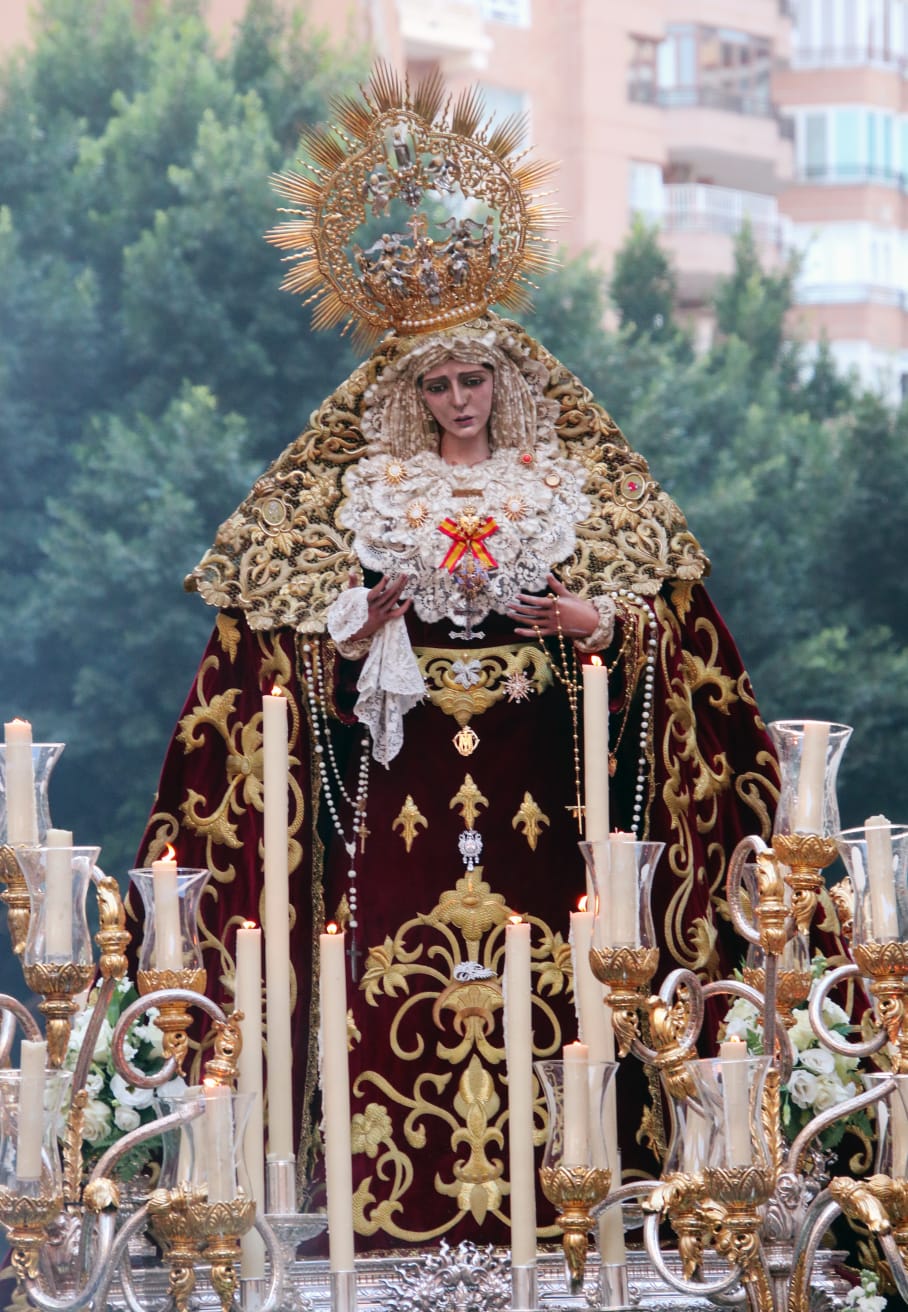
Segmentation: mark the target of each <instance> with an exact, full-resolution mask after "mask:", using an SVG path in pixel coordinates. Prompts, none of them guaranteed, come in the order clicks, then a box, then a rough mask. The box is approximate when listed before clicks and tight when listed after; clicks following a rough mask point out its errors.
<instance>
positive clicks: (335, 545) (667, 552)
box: [186, 315, 709, 633]
mask: <svg viewBox="0 0 908 1312" xmlns="http://www.w3.org/2000/svg"><path fill="white" fill-rule="evenodd" d="M479 322H481V323H487V324H488V326H489V328H490V330H491V331H492V332H494V334H495V336H496V339H497V344H498V345H499V347H500V349H502V350H504V351H506V352H507V353H508V354H509V355H511V357H512V358H513V359H514V360H515V361H516V363H517V364H518V365H521V364H522V365H523V367H524V368H525V369H528V368H534V367H535V368H537V369H538V363H536V362H541V363H542V364H543V365H544V366H545V367H546V368H547V369H548V372H549V381H548V385H547V387H546V389H545V391H546V396H547V397H548V398H549V399H550V400H553V401H557V402H558V406H559V413H558V418H557V419H556V421H555V431H556V435H557V437H558V441H559V445H560V447H561V449H562V451H563V453H564V454H565V455H566V456H568V457H570V458H571V459H573V460H576V461H577V462H578V463H580V464H581V465H582V466H583V467H584V468H585V470H586V473H587V479H586V483H585V485H584V489H583V490H584V492H585V494H586V495H587V496H588V497H589V498H590V500H591V503H592V505H593V507H594V509H593V513H592V514H591V515H590V517H589V518H588V519H586V520H585V521H584V522H583V523H582V524H579V525H578V526H577V544H576V547H575V549H574V552H573V554H572V555H571V556H570V557H569V558H568V559H567V560H566V561H565V562H564V564H563V565H562V566H561V571H560V572H561V577H562V578H563V580H564V581H565V583H567V585H568V586H569V587H570V588H571V589H572V590H573V591H574V592H576V593H578V594H579V595H580V596H596V595H599V594H601V593H603V592H608V591H612V590H615V589H617V588H633V589H634V590H635V591H637V592H639V593H641V594H643V595H645V596H654V595H655V594H656V593H657V592H658V591H659V590H660V588H661V586H662V584H663V583H664V582H665V581H666V580H669V579H687V580H696V579H699V578H702V577H703V576H704V575H705V574H706V573H707V572H708V569H709V562H708V560H707V558H706V556H705V555H704V553H703V551H702V549H701V548H700V546H699V544H698V543H697V541H696V539H695V538H694V537H693V535H692V534H691V533H690V532H689V530H688V528H687V524H686V522H685V520H684V516H683V515H682V514H681V511H680V510H679V508H678V507H677V506H676V505H675V503H674V502H673V501H672V500H671V498H670V497H669V496H667V495H666V493H665V492H663V491H662V489H661V488H660V487H659V485H658V484H657V483H656V482H654V481H653V479H652V478H651V477H650V474H649V470H648V467H647V464H646V461H645V460H644V459H643V457H642V456H640V455H638V454H636V453H635V452H633V451H631V450H630V449H629V447H628V445H627V442H626V440H625V438H624V436H623V434H622V433H621V431H620V429H619V428H618V426H617V425H616V424H615V423H614V421H613V420H612V419H611V418H610V417H609V416H608V414H606V412H605V411H604V410H603V409H602V407H601V406H599V405H597V404H596V402H594V400H593V398H592V395H591V394H590V392H589V391H588V390H587V388H585V387H584V386H583V384H582V383H581V382H580V380H579V379H578V378H576V377H575V376H574V375H573V374H572V373H570V372H569V370H567V369H566V368H565V367H564V366H563V365H562V364H560V363H559V362H558V361H557V360H556V359H555V357H554V356H552V355H550V354H549V353H548V352H547V351H546V350H545V349H544V347H542V346H541V345H540V343H538V342H536V341H535V340H534V339H533V338H532V337H530V336H529V335H528V334H527V333H525V332H524V331H523V330H522V329H521V328H520V327H519V325H517V324H513V323H510V322H508V321H505V320H501V319H498V318H497V317H496V316H493V315H489V316H487V318H485V319H483V320H481V321H479ZM412 346H413V339H412V338H409V339H407V338H398V337H391V338H389V339H386V340H385V341H383V342H382V343H380V345H379V346H378V347H377V348H376V349H375V351H374V352H373V354H372V355H371V357H370V358H369V359H368V360H367V361H366V362H365V363H364V364H363V365H361V366H360V367H359V368H358V369H356V370H355V371H354V373H353V374H351V375H350V377H349V378H348V379H347V380H346V381H345V382H344V383H342V384H341V386H340V387H339V388H338V389H337V391H335V392H334V393H333V394H332V395H331V396H330V397H329V398H328V399H327V400H326V401H325V402H324V404H323V405H322V406H321V408H320V409H319V410H318V411H317V412H316V414H315V415H314V416H313V420H312V426H311V427H310V428H308V429H307V430H306V431H305V432H304V433H303V434H302V435H301V436H300V437H299V438H298V439H297V440H296V441H295V442H293V443H291V445H290V446H289V447H287V449H286V450H285V451H284V452H283V454H282V455H281V456H279V457H278V459H277V460H276V461H275V462H274V464H273V465H272V466H271V468H270V469H269V470H268V471H267V472H266V473H265V474H263V475H262V477H261V478H260V479H258V481H257V482H256V483H255V485H254V486H253V488H252V491H251V492H250V494H249V496H248V497H247V498H246V499H245V501H243V502H242V504H241V505H240V506H239V507H238V508H237V510H236V511H234V513H233V514H232V515H231V516H230V518H229V519H227V520H226V521H225V522H224V523H223V524H222V525H221V527H220V529H219V530H218V533H217V537H216V539H215V542H214V545H213V546H212V547H211V549H210V550H209V551H208V552H207V553H206V554H205V556H204V557H203V559H202V561H201V562H200V563H199V565H198V566H197V567H196V569H195V570H194V571H193V572H192V574H191V575H190V576H189V577H188V579H187V581H186V586H187V588H189V589H190V590H193V589H197V590H198V591H199V592H200V593H201V595H202V597H203V598H204V600H205V601H206V602H208V604H209V605H212V606H218V607H221V608H223V609H238V610H242V611H244V612H245V614H246V619H247V621H248V623H249V626H250V627H251V628H253V629H271V628H274V627H276V626H279V625H288V626H290V627H291V628H294V629H296V630H297V631H298V632H300V633H322V632H324V629H325V615H326V611H327V609H328V607H329V606H330V605H331V603H332V602H333V601H334V600H335V598H336V597H337V596H338V595H339V594H340V592H341V591H343V589H345V588H346V587H347V586H348V575H349V572H350V570H351V569H356V568H357V564H358V562H357V560H356V555H355V552H354V550H353V532H352V530H350V529H342V528H340V527H339V526H338V524H337V510H338V507H339V504H340V502H341V499H342V488H341V479H342V476H343V473H344V470H345V469H346V468H347V466H348V465H349V464H350V463H351V462H352V461H355V460H358V459H359V457H360V456H362V455H363V454H364V453H365V451H366V449H367V447H366V443H365V440H364V438H363V434H362V431H361V428H360V420H361V416H362V412H363V408H364V397H365V393H366V391H367V389H368V388H369V387H370V386H372V385H373V384H374V383H375V382H376V380H377V379H378V378H379V377H380V376H381V374H382V372H383V370H384V369H385V368H387V366H388V365H389V364H392V363H394V362H395V361H397V360H399V359H400V358H401V357H402V356H403V355H405V354H406V353H407V352H408V351H409V350H411V349H412Z"/></svg>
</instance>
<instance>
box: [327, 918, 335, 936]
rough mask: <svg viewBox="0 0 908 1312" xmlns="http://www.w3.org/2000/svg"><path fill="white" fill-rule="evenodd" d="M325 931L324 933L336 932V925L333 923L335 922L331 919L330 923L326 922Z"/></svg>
mask: <svg viewBox="0 0 908 1312" xmlns="http://www.w3.org/2000/svg"><path fill="white" fill-rule="evenodd" d="M325 933H326V934H336V933H337V925H335V923H334V921H333V920H332V921H331V923H330V924H328V925H326V926H325Z"/></svg>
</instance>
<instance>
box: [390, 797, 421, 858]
mask: <svg viewBox="0 0 908 1312" xmlns="http://www.w3.org/2000/svg"><path fill="white" fill-rule="evenodd" d="M417 825H423V826H424V828H426V829H428V827H429V822H428V820H427V819H426V817H425V816H424V815H423V814H422V812H421V811H420V809H419V807H418V806H417V805H416V803H415V802H414V801H413V798H412V797H411V796H410V794H409V793H407V800H406V801H405V802H404V804H403V806H402V807H401V808H400V813H399V814H398V816H397V819H396V820H392V822H391V828H392V829H397V828H400V836H401V838H402V839H403V840H404V846H405V847H406V849H407V851H408V852H409V850H410V848H411V847H412V846H413V839H414V838H416V837H417V829H416V826H417Z"/></svg>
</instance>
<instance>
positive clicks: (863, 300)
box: [795, 282, 908, 312]
mask: <svg viewBox="0 0 908 1312" xmlns="http://www.w3.org/2000/svg"><path fill="white" fill-rule="evenodd" d="M795 299H796V301H797V303H798V304H799V305H866V304H868V303H869V304H873V305H893V306H896V307H897V308H898V309H899V310H902V311H903V312H908V293H906V292H903V291H902V290H901V288H899V287H892V286H889V285H887V284H886V283H874V282H823V283H819V282H815V283H804V282H801V283H799V284H798V286H797V288H796V292H795Z"/></svg>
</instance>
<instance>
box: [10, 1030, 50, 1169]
mask: <svg viewBox="0 0 908 1312" xmlns="http://www.w3.org/2000/svg"><path fill="white" fill-rule="evenodd" d="M19 1066H20V1071H21V1074H20V1076H19V1126H18V1132H17V1135H16V1175H17V1177H18V1178H19V1179H20V1180H40V1179H41V1147H42V1143H43V1139H44V1084H45V1078H46V1077H45V1070H46V1067H47V1044H46V1043H44V1042H43V1041H41V1040H33V1039H23V1040H22V1047H21V1050H20V1057H19Z"/></svg>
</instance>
